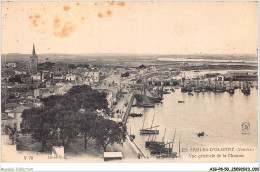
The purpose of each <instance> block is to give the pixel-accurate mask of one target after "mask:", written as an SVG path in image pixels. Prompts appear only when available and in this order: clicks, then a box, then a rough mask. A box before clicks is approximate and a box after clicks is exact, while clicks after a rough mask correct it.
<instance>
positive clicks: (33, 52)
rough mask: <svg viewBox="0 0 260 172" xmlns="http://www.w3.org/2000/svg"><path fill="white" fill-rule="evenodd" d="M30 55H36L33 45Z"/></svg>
mask: <svg viewBox="0 0 260 172" xmlns="http://www.w3.org/2000/svg"><path fill="white" fill-rule="evenodd" d="M32 55H36V53H35V47H34V43H33V50H32Z"/></svg>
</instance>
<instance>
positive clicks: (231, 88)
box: [228, 78, 234, 94]
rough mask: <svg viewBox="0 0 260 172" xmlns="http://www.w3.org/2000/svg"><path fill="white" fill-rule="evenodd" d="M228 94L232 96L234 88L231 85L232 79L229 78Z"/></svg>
mask: <svg viewBox="0 0 260 172" xmlns="http://www.w3.org/2000/svg"><path fill="white" fill-rule="evenodd" d="M228 92H229V93H230V94H234V87H233V85H232V79H231V78H230V88H229V89H228Z"/></svg>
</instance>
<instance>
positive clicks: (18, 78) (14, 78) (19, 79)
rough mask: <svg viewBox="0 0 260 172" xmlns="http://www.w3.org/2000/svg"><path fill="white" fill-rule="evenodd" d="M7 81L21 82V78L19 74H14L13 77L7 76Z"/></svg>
mask: <svg viewBox="0 0 260 172" xmlns="http://www.w3.org/2000/svg"><path fill="white" fill-rule="evenodd" d="M8 81H9V82H18V83H19V84H21V83H23V82H22V79H21V77H20V76H19V75H15V76H14V77H11V78H9V80H8Z"/></svg>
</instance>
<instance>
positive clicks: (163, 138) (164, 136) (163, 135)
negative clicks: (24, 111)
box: [162, 125, 167, 142]
mask: <svg viewBox="0 0 260 172" xmlns="http://www.w3.org/2000/svg"><path fill="white" fill-rule="evenodd" d="M166 128H167V125H166V127H165V130H164V135H163V138H162V142H164V138H165V133H166Z"/></svg>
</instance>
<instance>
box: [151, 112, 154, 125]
mask: <svg viewBox="0 0 260 172" xmlns="http://www.w3.org/2000/svg"><path fill="white" fill-rule="evenodd" d="M154 116H155V114H154V115H153V120H152V124H151V129H152V127H153V121H154Z"/></svg>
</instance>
